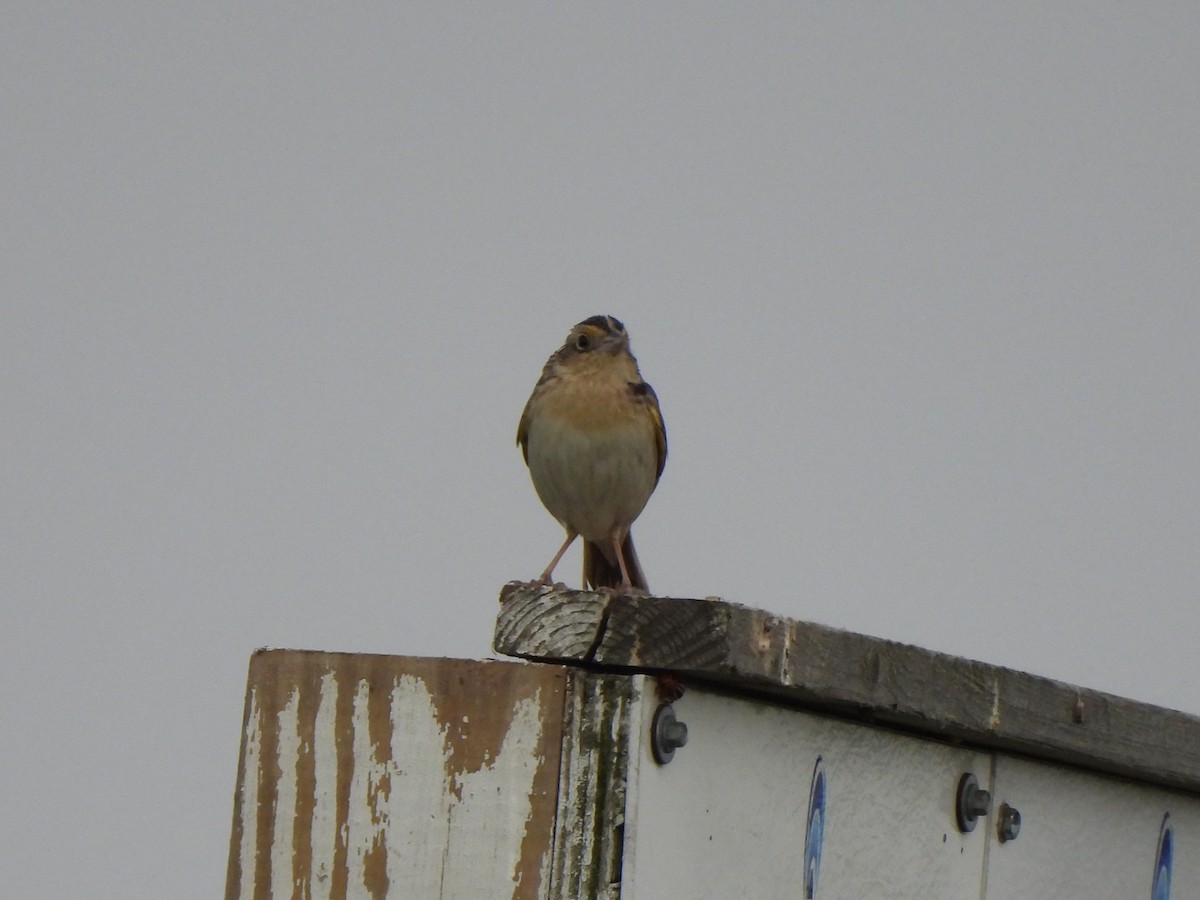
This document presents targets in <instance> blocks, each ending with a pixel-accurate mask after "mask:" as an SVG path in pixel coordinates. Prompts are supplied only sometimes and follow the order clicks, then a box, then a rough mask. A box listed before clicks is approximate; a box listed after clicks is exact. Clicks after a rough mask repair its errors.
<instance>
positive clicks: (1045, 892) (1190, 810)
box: [987, 757, 1200, 900]
mask: <svg viewBox="0 0 1200 900" xmlns="http://www.w3.org/2000/svg"><path fill="white" fill-rule="evenodd" d="M996 786H997V794H996V801H997V806H998V805H999V803H1000V802H1002V801H1007V802H1008V803H1009V804H1011V805H1012V806H1013V807H1015V808H1016V809H1017V810H1019V811H1020V813H1021V832H1020V834H1019V835H1018V837H1017V839H1016V840H1013V841H1009V842H1007V843H1004V844H999V843H995V842H994V839H993V845H992V847H991V849H990V850H989V854H988V879H987V900H1008V898H1014V900H1015V898H1022V900H1025V898H1029V897H1052V898H1055V900H1074V898H1080V900H1083V898H1087V900H1108V898H1113V900H1117V898H1120V900H1128V898H1147V900H1167V897H1168V896H1169V897H1170V898H1172V900H1193V898H1197V897H1200V798H1197V797H1194V796H1191V795H1187V794H1177V793H1174V792H1171V791H1165V790H1159V789H1156V788H1151V787H1146V786H1143V785H1138V784H1133V783H1130V782H1124V781H1118V780H1116V779H1110V778H1105V777H1102V776H1098V775H1092V774H1090V773H1086V772H1081V771H1077V770H1074V769H1067V768H1062V767H1059V766H1052V765H1047V764H1044V763H1034V762H1027V761H1025V760H1021V759H1013V758H1010V757H1001V758H1000V759H999V761H998V762H997V767H996ZM1168 814H1169V818H1166V819H1165V823H1166V826H1167V827H1168V828H1169V829H1170V831H1171V846H1172V851H1173V853H1172V857H1173V858H1172V860H1171V865H1170V878H1171V886H1170V893H1169V894H1167V893H1165V892H1164V888H1165V884H1164V883H1163V878H1164V876H1163V874H1159V879H1160V881H1159V894H1158V895H1157V896H1154V895H1152V894H1151V890H1152V887H1153V885H1154V879H1155V863H1156V857H1157V854H1158V848H1159V842H1160V835H1161V834H1162V833H1163V830H1164V829H1163V826H1164V817H1167V816H1168Z"/></svg>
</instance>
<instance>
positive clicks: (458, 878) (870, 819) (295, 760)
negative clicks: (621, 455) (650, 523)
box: [226, 584, 1200, 900]
mask: <svg viewBox="0 0 1200 900" xmlns="http://www.w3.org/2000/svg"><path fill="white" fill-rule="evenodd" d="M495 646H496V649H497V651H499V652H501V653H503V654H506V655H509V656H515V657H521V658H524V659H526V660H531V661H536V663H537V664H528V663H517V662H503V661H495V660H493V661H486V662H475V661H464V660H442V659H421V658H412V657H387V656H365V655H350V654H330V653H314V652H303V651H286V650H281V651H260V652H259V653H257V654H255V656H254V657H253V659H252V660H251V666H250V678H249V684H248V689H247V700H246V719H245V727H244V730H243V736H242V751H241V761H240V764H239V769H238V787H237V792H236V795H235V811H234V826H233V833H232V837H231V843H230V861H229V874H228V882H227V892H226V896H227V897H228V898H259V897H274V898H281V897H300V898H318V897H319V898H340V897H364V898H367V897H369V898H382V897H405V898H434V897H437V898H464V900H470V898H477V897H488V898H492V897H495V898H501V897H514V898H516V897H520V898H560V900H565V898H593V897H595V898H618V897H619V898H622V900H630V898H633V900H671V898H682V900H702V898H709V897H712V898H717V897H721V898H724V897H728V896H731V895H740V894H745V895H747V896H767V897H774V896H781V897H782V896H787V897H805V896H808V897H817V898H835V897H844V898H873V897H879V898H904V897H913V898H917V897H920V898H940V897H944V898H954V900H961V898H981V900H982V898H987V900H998V898H1008V897H1014V898H1015V897H1055V898H1056V900H1071V898H1088V900H1097V898H1099V900H1103V898H1109V897H1111V898H1114V900H1115V898H1118V897H1119V898H1128V897H1149V898H1152V900H1164V898H1166V900H1169V898H1171V897H1174V898H1176V900H1179V898H1192V897H1200V720H1198V719H1196V718H1194V717H1191V716H1186V715H1183V714H1182V713H1177V712H1174V711H1170V710H1164V709H1158V708H1155V707H1151V706H1147V705H1145V704H1140V703H1135V702H1133V701H1129V700H1124V699H1121V698H1118V697H1113V696H1111V695H1107V694H1102V693H1099V692H1096V691H1090V690H1087V689H1084V688H1077V687H1073V686H1071V685H1066V684H1062V683H1060V682H1055V681H1051V680H1048V679H1044V678H1039V677H1036V676H1032V675H1028V674H1024V673H1020V672H1015V671H1012V670H1009V669H1004V668H1001V667H996V666H988V665H984V664H982V663H977V662H972V661H969V660H964V659H959V658H956V657H951V656H947V655H944V654H937V653H931V652H929V651H926V650H922V649H920V648H916V647H911V646H906V645H902V644H896V643H893V642H888V641H882V640H878V639H875V638H869V637H864V636H861V635H855V634H850V633H846V632H842V631H838V630H835V629H830V628H825V627H822V626H818V625H813V624H811V623H807V622H801V621H795V620H789V619H785V618H781V617H778V616H773V615H771V614H769V613H765V612H762V611H759V610H754V609H749V608H746V607H743V606H739V605H737V604H732V603H727V602H724V601H721V600H716V599H709V600H680V599H670V598H657V597H611V596H608V595H604V594H597V593H592V592H585V591H570V590H564V589H556V588H549V587H540V586H535V585H525V584H510V585H508V586H507V587H506V588H505V589H504V591H503V592H502V594H501V606H500V612H499V616H498V618H497V622H496V634H495ZM676 681H681V682H682V684H683V686H684V693H683V696H682V698H680V699H678V700H677V701H676V702H674V703H672V704H669V705H668V704H666V703H664V701H663V699H662V698H661V696H660V695H661V694H663V693H664V692H665V693H668V694H670V695H671V696H673V695H674V693H676V691H675V689H674V682H676ZM668 682H669V683H670V684H668ZM668 699H670V698H668ZM664 709H665V710H667V711H669V712H672V713H673V714H674V716H675V717H676V718H677V720H678V722H679V723H683V724H685V725H686V743H682V744H681V743H680V739H681V738H682V737H683V734H682V732H683V730H684V729H683V728H681V727H680V726H679V725H678V724H677V725H676V727H675V729H674V731H672V730H671V729H670V727H669V726H662V727H658V728H657V731H656V726H661V725H662V722H663V721H664V713H663V711H664ZM672 738H673V739H674V740H672ZM664 759H665V760H667V761H665V762H664V761H663V760H664Z"/></svg>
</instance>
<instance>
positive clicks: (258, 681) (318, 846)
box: [226, 651, 566, 900]
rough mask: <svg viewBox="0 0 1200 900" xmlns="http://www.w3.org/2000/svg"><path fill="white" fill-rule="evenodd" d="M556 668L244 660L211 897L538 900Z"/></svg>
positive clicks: (553, 763)
mask: <svg viewBox="0 0 1200 900" xmlns="http://www.w3.org/2000/svg"><path fill="white" fill-rule="evenodd" d="M565 681H566V675H565V673H564V672H563V671H562V670H560V669H550V668H547V667H537V666H528V665H524V664H514V663H504V662H472V661H467V660H430V659H415V658H405V657H382V656H380V657H371V656H351V655H346V654H320V653H304V652H302V651H268V652H263V653H260V654H256V656H255V658H254V659H253V660H252V662H251V672H250V681H249V686H248V690H247V705H246V721H245V726H244V730H243V737H242V759H241V765H240V766H239V783H238V790H237V794H236V797H235V813H234V834H233V836H232V839H231V860H230V867H229V877H228V880H227V886H226V896H227V897H231V898H232V897H236V898H246V900H249V898H264V897H271V898H291V897H293V896H297V897H313V898H370V900H379V898H385V897H396V898H445V900H458V898H462V900H473V898H476V897H488V898H493V897H494V898H509V897H511V898H523V900H535V898H537V900H541V898H544V897H548V896H549V884H548V877H547V876H548V873H549V871H550V868H551V865H550V864H551V860H550V853H551V846H552V839H553V823H554V812H555V810H554V802H555V796H556V793H557V775H558V769H559V758H558V755H559V752H560V745H561V727H562V721H561V719H562V706H563V685H564V683H565Z"/></svg>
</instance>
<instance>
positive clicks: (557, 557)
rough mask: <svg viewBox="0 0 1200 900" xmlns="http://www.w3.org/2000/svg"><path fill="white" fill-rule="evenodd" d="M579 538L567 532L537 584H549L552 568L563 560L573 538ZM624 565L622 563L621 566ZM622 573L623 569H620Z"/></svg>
mask: <svg viewBox="0 0 1200 900" xmlns="http://www.w3.org/2000/svg"><path fill="white" fill-rule="evenodd" d="M577 537H579V532H577V531H568V532H567V539H566V540H565V541H563V545H562V546H561V547H559V548H558V552H557V553H555V554H554V559H552V560H550V565H548V566H546V571H545V572H543V573H542V574H541V577H540V578H538V580H537V582H536V583H537V584H550V577H551V576H552V575H553V574H554V567H555V566H557V565H558V561H559V560H560V559H562V558H563V554H564V553H566V552H567V548H568V547H570V546H571V544H572V543H574V541H575V538H577ZM623 565H624V563H622V566H623ZM622 571H624V569H622Z"/></svg>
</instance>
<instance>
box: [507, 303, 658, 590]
mask: <svg viewBox="0 0 1200 900" xmlns="http://www.w3.org/2000/svg"><path fill="white" fill-rule="evenodd" d="M517 443H518V444H519V445H520V447H521V452H522V453H523V454H524V455H525V462H526V464H527V465H528V466H529V475H530V478H532V479H533V486H534V488H535V489H536V490H537V493H538V497H540V498H541V501H542V503H543V504H544V505H545V507H546V509H548V510H549V511H550V514H551V515H552V516H554V518H556V519H557V520H558V521H559V523H560V524H561V525H562V526H563V528H565V529H566V530H567V539H566V540H565V541H564V542H563V545H562V546H561V547H560V548H559V550H558V552H557V553H556V554H554V559H552V560H550V565H548V566H547V567H546V571H545V572H543V573H542V575H541V577H540V578H539V579H538V581H539V582H541V583H542V584H549V583H550V579H551V576H552V574H553V573H554V567H555V566H556V565H558V561H559V560H560V559H562V555H563V554H564V553H566V551H567V548H568V547H569V546H571V543H572V542H573V541H574V540H575V538H577V537H582V538H583V540H584V545H583V580H584V584H585V586H591V587H593V588H596V589H601V588H611V589H616V590H619V591H629V590H641V591H645V590H648V588H647V586H646V576H645V575H644V574H643V573H642V567H641V566H640V565H639V564H638V559H637V554H636V553H635V552H634V549H633V539H632V537H631V536H630V534H629V526H630V525H632V524H633V520H634V519H636V518H637V517H638V515H639V514H640V513H641V511H642V508H643V507H645V505H646V501H647V500H649V499H650V495H651V494H652V493H653V492H654V488H655V486H656V485H657V484H658V479H659V476H660V475H662V470H663V465H664V464H665V463H666V461H667V432H666V428H665V427H664V426H663V419H662V413H661V411H660V410H659V408H658V397H657V396H655V394H654V389H653V388H652V387H650V385H648V384H646V382H644V381H642V375H641V373H640V372H639V371H638V365H637V360H636V359H634V358H633V354H631V353H630V352H629V335H628V334H627V333H626V331H625V326H624V325H622V324H621V323H620V322H618V321H617V320H616V319H614V318H613V317H612V316H592V317H591V318H590V319H584V320H583V321H582V322H580V323H579V324H578V325H576V326H575V327H574V328H573V329H571V333H570V334H569V335H568V336H567V340H566V343H564V344H563V345H562V346H561V347H560V348H559V349H558V350H557V351H556V352H555V353H554V354H553V355H552V356H551V357H550V359H549V360H547V361H546V366H545V368H544V369H542V377H541V378H540V379H539V380H538V383H537V386H536V387H534V389H533V394H532V395H530V397H529V402H528V403H526V404H525V412H524V413H523V414H522V415H521V424H520V426H519V427H518V428H517Z"/></svg>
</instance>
